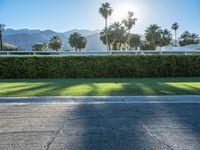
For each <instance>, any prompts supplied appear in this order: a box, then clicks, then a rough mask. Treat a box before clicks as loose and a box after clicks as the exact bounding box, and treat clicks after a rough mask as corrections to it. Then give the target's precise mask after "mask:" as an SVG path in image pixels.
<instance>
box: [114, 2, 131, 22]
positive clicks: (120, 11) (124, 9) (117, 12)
mask: <svg viewBox="0 0 200 150" xmlns="http://www.w3.org/2000/svg"><path fill="white" fill-rule="evenodd" d="M128 11H133V8H132V6H131V5H129V4H122V5H118V6H116V7H115V8H114V13H113V19H114V20H115V21H121V20H122V19H124V18H125V17H127V14H128Z"/></svg>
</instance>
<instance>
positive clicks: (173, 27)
mask: <svg viewBox="0 0 200 150" xmlns="http://www.w3.org/2000/svg"><path fill="white" fill-rule="evenodd" d="M178 28H179V25H178V23H174V24H173V25H172V30H174V32H175V36H174V37H175V44H174V45H175V47H176V46H177V30H178Z"/></svg>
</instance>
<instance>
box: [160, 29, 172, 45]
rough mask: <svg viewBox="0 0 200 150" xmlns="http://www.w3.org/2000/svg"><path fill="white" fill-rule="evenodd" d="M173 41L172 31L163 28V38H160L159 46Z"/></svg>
mask: <svg viewBox="0 0 200 150" xmlns="http://www.w3.org/2000/svg"><path fill="white" fill-rule="evenodd" d="M171 42H172V34H171V32H170V31H169V30H167V29H164V30H161V40H160V43H159V46H160V47H163V46H167V45H169V44H171Z"/></svg>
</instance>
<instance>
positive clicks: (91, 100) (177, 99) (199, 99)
mask: <svg viewBox="0 0 200 150" xmlns="http://www.w3.org/2000/svg"><path fill="white" fill-rule="evenodd" d="M4 103H17V104H19V103H26V104H32V103H36V104H42V103H45V104H62V103H63V104H66V103H67V104H104V103H106V104H109V103H110V104H123V103H124V104H129V103H200V96H195V95H191V96H186V95H181V96H66V97H63V96H58V97H57V96H56V97H55V96H52V97H50V96H47V97H44V96H42V97H0V104H4Z"/></svg>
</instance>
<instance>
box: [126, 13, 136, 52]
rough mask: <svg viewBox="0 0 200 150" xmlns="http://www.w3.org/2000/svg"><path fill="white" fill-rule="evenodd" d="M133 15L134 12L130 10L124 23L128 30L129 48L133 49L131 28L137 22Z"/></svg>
mask: <svg viewBox="0 0 200 150" xmlns="http://www.w3.org/2000/svg"><path fill="white" fill-rule="evenodd" d="M133 16H134V13H133V12H130V11H129V12H128V16H127V18H126V19H124V20H123V23H124V25H125V27H126V28H127V30H128V46H129V49H131V29H132V28H133V26H135V23H136V21H137V19H136V18H134V17H133Z"/></svg>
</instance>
